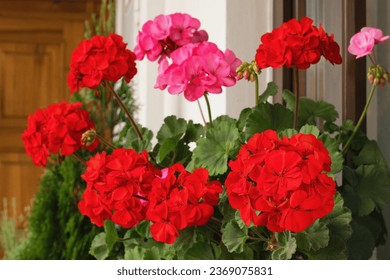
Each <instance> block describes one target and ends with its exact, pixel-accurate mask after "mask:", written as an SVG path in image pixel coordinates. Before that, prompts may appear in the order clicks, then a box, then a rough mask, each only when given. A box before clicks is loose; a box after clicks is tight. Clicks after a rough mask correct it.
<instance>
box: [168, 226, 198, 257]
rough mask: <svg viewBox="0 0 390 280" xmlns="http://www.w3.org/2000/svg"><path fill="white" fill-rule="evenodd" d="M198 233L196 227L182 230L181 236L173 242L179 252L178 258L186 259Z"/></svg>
mask: <svg viewBox="0 0 390 280" xmlns="http://www.w3.org/2000/svg"><path fill="white" fill-rule="evenodd" d="M196 238H197V234H196V231H195V227H190V228H186V229H184V230H182V231H180V236H179V238H178V239H177V240H176V241H175V243H174V244H173V247H174V248H175V250H176V252H177V257H178V259H184V256H185V254H186V253H187V251H188V249H190V248H191V247H192V246H193V245H194V244H195V242H196Z"/></svg>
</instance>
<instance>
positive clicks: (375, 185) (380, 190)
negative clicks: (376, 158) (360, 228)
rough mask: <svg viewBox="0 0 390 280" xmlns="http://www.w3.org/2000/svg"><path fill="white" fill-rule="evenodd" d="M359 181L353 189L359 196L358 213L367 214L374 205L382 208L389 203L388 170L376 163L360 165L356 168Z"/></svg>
mask: <svg viewBox="0 0 390 280" xmlns="http://www.w3.org/2000/svg"><path fill="white" fill-rule="evenodd" d="M356 173H357V175H358V178H359V183H358V184H357V186H355V191H356V194H357V195H358V197H359V198H360V205H359V209H358V214H359V215H360V216H365V215H368V214H369V213H370V212H372V211H373V210H374V209H375V207H378V208H379V209H382V208H383V207H384V206H386V205H387V204H389V203H390V176H389V171H388V170H383V169H380V168H378V166H376V165H361V166H359V167H358V168H357V169H356Z"/></svg>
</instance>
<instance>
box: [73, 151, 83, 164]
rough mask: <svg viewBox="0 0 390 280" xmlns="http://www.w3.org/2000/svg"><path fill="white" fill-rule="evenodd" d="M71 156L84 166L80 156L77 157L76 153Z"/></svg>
mask: <svg viewBox="0 0 390 280" xmlns="http://www.w3.org/2000/svg"><path fill="white" fill-rule="evenodd" d="M72 156H73V157H74V158H75V159H77V160H78V161H79V162H81V163H82V164H84V165H85V164H86V162H85V160H84V159H83V158H82V157H81V156H80V155H78V154H76V152H74V153H73V154H72Z"/></svg>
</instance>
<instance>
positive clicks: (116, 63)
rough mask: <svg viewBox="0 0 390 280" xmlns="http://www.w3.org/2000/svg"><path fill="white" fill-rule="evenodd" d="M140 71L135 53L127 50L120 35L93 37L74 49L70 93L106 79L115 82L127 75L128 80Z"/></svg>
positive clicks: (94, 86) (94, 85) (69, 76)
mask: <svg viewBox="0 0 390 280" xmlns="http://www.w3.org/2000/svg"><path fill="white" fill-rule="evenodd" d="M136 73H137V69H136V65H135V54H134V53H133V52H132V51H130V50H128V49H126V44H125V43H124V42H123V39H122V37H121V36H119V35H116V34H110V35H109V36H108V37H104V36H100V35H99V36H94V37H92V38H91V39H90V40H83V41H82V42H81V43H80V44H79V45H78V47H77V48H76V49H75V50H74V51H73V53H72V57H71V63H70V72H69V74H68V86H69V87H70V92H71V93H73V92H75V91H79V89H80V88H81V87H87V88H91V89H96V88H97V87H98V85H99V84H100V83H101V82H102V81H103V80H107V81H111V82H116V81H118V80H119V79H120V78H121V77H124V78H125V80H126V82H130V80H131V79H132V78H133V77H134V75H135V74H136Z"/></svg>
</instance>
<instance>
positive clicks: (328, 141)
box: [319, 134, 344, 175]
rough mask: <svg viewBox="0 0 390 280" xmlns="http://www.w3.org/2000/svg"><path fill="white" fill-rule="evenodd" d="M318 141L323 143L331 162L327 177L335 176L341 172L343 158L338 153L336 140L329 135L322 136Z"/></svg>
mask: <svg viewBox="0 0 390 280" xmlns="http://www.w3.org/2000/svg"><path fill="white" fill-rule="evenodd" d="M319 139H320V140H321V141H322V142H323V143H324V146H325V148H326V149H327V150H328V151H329V156H330V159H331V160H332V165H331V171H330V172H329V173H328V174H329V175H336V174H337V173H339V172H341V170H343V164H344V157H343V155H342V153H341V152H340V149H339V145H338V143H337V140H336V139H334V138H332V137H331V136H329V135H326V134H323V135H321V136H320V137H319Z"/></svg>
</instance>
